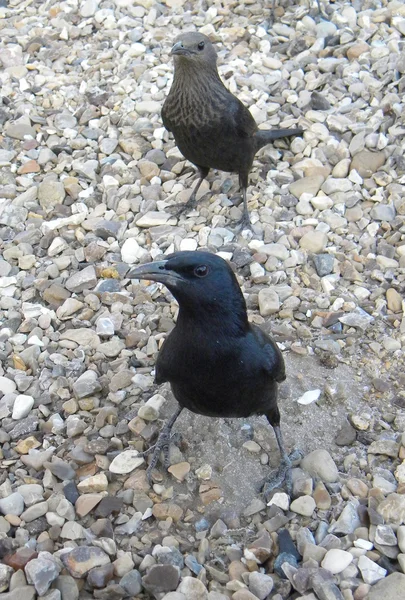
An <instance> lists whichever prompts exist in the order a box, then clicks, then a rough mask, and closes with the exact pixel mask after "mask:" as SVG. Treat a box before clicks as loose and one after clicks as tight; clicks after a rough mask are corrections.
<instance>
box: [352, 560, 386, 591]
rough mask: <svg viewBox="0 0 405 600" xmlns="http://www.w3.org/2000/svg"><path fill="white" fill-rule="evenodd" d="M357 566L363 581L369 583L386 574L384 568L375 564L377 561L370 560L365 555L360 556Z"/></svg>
mask: <svg viewBox="0 0 405 600" xmlns="http://www.w3.org/2000/svg"><path fill="white" fill-rule="evenodd" d="M357 566H358V568H359V570H360V573H361V576H362V577H363V581H364V582H365V583H369V584H371V585H373V584H374V583H376V582H377V581H379V580H380V579H383V578H384V577H385V576H386V574H387V571H386V569H383V568H382V567H380V566H379V565H377V563H375V562H374V561H372V560H370V559H369V558H368V557H367V556H360V557H359V560H358V563H357Z"/></svg>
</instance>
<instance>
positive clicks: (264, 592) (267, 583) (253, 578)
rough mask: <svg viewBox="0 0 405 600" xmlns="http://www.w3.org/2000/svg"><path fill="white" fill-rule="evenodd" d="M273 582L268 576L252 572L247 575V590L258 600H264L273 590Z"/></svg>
mask: <svg viewBox="0 0 405 600" xmlns="http://www.w3.org/2000/svg"><path fill="white" fill-rule="evenodd" d="M273 586H274V582H273V579H272V578H271V577H270V575H266V574H265V573H258V572H253V573H250V574H249V590H250V591H251V592H252V594H253V595H254V596H256V597H257V598H259V600H265V598H267V596H268V595H269V594H270V592H271V590H272V589H273Z"/></svg>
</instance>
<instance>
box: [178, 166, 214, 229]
mask: <svg viewBox="0 0 405 600" xmlns="http://www.w3.org/2000/svg"><path fill="white" fill-rule="evenodd" d="M197 168H198V171H199V174H200V179H199V180H198V181H197V185H196V186H195V188H194V189H193V191H192V194H191V196H190V198H189V199H188V200H187V202H184V203H183V204H176V206H174V207H173V215H174V216H175V217H178V216H179V215H181V214H182V213H183V212H185V211H189V210H192V209H193V208H195V207H196V205H197V192H198V190H199V189H200V185H201V184H202V182H203V181H204V179H205V178H206V177H207V175H208V173H209V169H207V167H199V166H198V165H197Z"/></svg>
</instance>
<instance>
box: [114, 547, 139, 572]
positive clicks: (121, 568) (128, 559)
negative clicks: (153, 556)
mask: <svg viewBox="0 0 405 600" xmlns="http://www.w3.org/2000/svg"><path fill="white" fill-rule="evenodd" d="M113 567H114V574H115V575H116V576H117V577H123V576H124V575H125V574H126V573H129V571H131V570H132V569H133V568H134V561H133V560H132V556H131V553H130V552H124V553H123V554H121V556H119V557H118V558H117V560H115V561H114V562H113Z"/></svg>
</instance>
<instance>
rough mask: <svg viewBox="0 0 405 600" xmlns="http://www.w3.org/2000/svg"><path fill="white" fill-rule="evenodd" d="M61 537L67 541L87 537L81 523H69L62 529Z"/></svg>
mask: <svg viewBox="0 0 405 600" xmlns="http://www.w3.org/2000/svg"><path fill="white" fill-rule="evenodd" d="M60 537H61V538H64V539H67V540H80V539H83V538H84V537H85V533H84V531H83V527H82V526H81V525H80V523H76V522H75V521H67V522H66V523H65V524H64V525H63V527H62V531H61V533H60Z"/></svg>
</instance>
